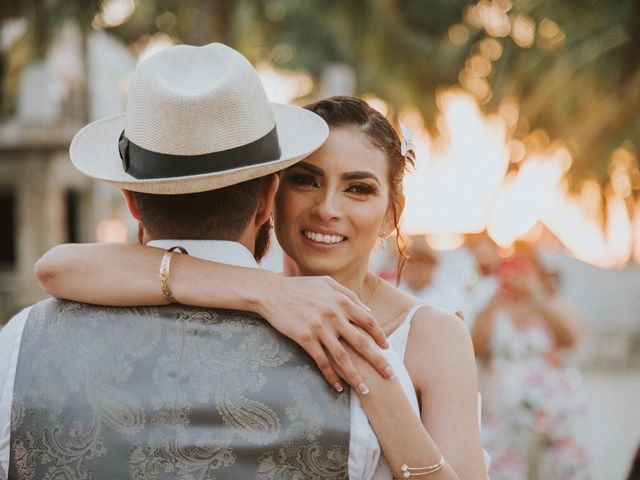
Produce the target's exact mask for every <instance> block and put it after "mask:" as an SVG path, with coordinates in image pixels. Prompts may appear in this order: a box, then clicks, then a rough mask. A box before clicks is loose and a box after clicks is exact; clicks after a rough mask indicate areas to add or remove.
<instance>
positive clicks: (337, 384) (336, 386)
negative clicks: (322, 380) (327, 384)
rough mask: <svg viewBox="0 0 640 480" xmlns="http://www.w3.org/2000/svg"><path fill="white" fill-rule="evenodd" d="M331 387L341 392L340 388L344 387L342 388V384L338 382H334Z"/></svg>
mask: <svg viewBox="0 0 640 480" xmlns="http://www.w3.org/2000/svg"><path fill="white" fill-rule="evenodd" d="M333 388H335V389H336V392H338V393H342V390H344V388H342V385H341V384H340V383H336V384H335V385H334V386H333Z"/></svg>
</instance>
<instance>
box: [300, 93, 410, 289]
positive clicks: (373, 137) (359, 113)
mask: <svg viewBox="0 0 640 480" xmlns="http://www.w3.org/2000/svg"><path fill="white" fill-rule="evenodd" d="M305 108H306V109H307V110H311V111H312V112H314V113H316V114H317V115H319V116H320V117H322V118H323V119H324V121H325V122H327V124H328V125H329V127H333V128H338V127H357V128H359V129H360V130H361V131H362V132H363V133H364V134H365V135H366V136H367V137H368V139H369V141H370V142H371V143H372V144H373V145H374V146H376V147H378V148H379V149H381V150H382V151H383V152H384V154H385V155H386V157H387V160H388V169H387V171H388V178H389V185H390V189H389V206H390V208H391V212H392V214H393V223H394V226H395V230H396V249H397V251H398V265H397V270H396V281H398V280H399V278H400V274H401V272H402V267H404V264H405V263H406V261H407V258H408V257H407V253H406V250H407V242H406V240H405V238H404V237H403V236H402V234H401V233H400V227H399V222H400V207H401V205H400V196H401V195H402V180H403V179H404V174H405V172H406V171H407V168H408V167H409V166H413V165H414V161H415V153H414V152H413V150H409V151H408V152H407V154H406V155H402V153H401V141H400V137H399V136H398V133H397V132H396V130H395V129H394V128H393V126H392V125H391V123H389V121H388V120H387V119H386V118H385V117H384V115H382V114H381V113H380V112H378V111H377V110H376V109H374V108H372V107H370V106H369V104H368V103H367V102H365V101H364V100H362V99H360V98H357V97H350V96H338V97H329V98H326V99H324V100H320V101H319V102H316V103H312V104H310V105H306V106H305Z"/></svg>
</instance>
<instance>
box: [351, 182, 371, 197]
mask: <svg viewBox="0 0 640 480" xmlns="http://www.w3.org/2000/svg"><path fill="white" fill-rule="evenodd" d="M347 192H349V193H352V194H355V195H372V194H374V193H375V192H376V189H375V187H372V186H371V185H369V184H366V183H355V184H353V185H350V186H349V188H347Z"/></svg>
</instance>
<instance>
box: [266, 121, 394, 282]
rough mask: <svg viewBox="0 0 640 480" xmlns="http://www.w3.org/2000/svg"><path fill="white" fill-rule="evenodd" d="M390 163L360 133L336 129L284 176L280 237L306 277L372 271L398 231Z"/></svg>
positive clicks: (278, 222)
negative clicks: (385, 241) (372, 261)
mask: <svg viewBox="0 0 640 480" xmlns="http://www.w3.org/2000/svg"><path fill="white" fill-rule="evenodd" d="M389 188H390V187H389V179H388V167H387V158H386V156H385V154H384V152H383V151H382V150H381V149H379V148H377V147H375V146H374V145H373V144H372V143H371V142H370V141H369V139H368V138H367V136H366V134H364V133H363V132H362V131H361V130H360V129H358V128H357V127H339V128H332V129H331V132H330V134H329V138H328V139H327V141H326V142H325V143H324V145H323V146H322V147H321V148H320V149H319V150H317V151H316V152H315V153H313V154H312V155H311V156H309V157H307V158H305V159H304V160H303V161H301V162H300V163H297V164H296V165H294V166H292V167H290V168H288V169H287V170H286V171H285V172H284V173H283V175H282V179H281V183H280V189H279V191H278V195H277V197H276V208H275V220H276V222H275V231H276V235H277V237H278V242H279V243H280V245H281V247H282V248H283V250H284V251H285V252H286V253H287V254H288V255H289V257H291V259H292V260H293V261H294V262H295V263H296V264H297V265H298V268H299V269H300V273H301V274H303V275H334V276H335V275H340V276H344V275H345V274H346V275H349V274H350V273H355V272H358V271H360V269H362V268H364V269H366V268H367V265H368V262H369V255H370V253H371V250H372V249H373V247H374V246H375V244H376V241H377V239H378V236H379V235H380V234H381V233H382V232H384V233H387V234H388V233H389V232H390V231H391V229H392V228H393V223H392V219H391V215H390V214H389V208H388V207H389Z"/></svg>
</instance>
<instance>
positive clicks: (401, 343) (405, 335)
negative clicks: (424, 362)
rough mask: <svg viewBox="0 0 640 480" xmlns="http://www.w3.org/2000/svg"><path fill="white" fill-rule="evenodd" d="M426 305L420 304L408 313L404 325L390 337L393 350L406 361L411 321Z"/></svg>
mask: <svg viewBox="0 0 640 480" xmlns="http://www.w3.org/2000/svg"><path fill="white" fill-rule="evenodd" d="M425 305H426V304H425V303H419V304H418V305H414V306H413V307H411V310H409V313H407V316H406V317H405V318H404V320H403V321H402V323H401V324H400V326H399V327H398V328H396V329H395V330H394V331H393V333H392V334H391V335H389V338H388V340H389V343H390V344H391V346H392V347H393V349H394V350H395V351H396V352H397V353H398V356H399V357H400V358H401V359H403V360H404V354H405V351H406V350H407V341H408V340H409V330H410V329H411V321H412V320H413V317H414V316H415V314H416V312H417V311H418V309H420V307H424V306H425Z"/></svg>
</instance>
